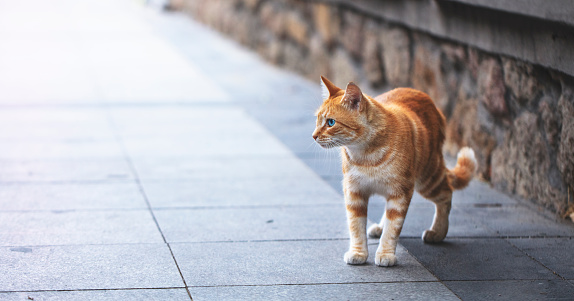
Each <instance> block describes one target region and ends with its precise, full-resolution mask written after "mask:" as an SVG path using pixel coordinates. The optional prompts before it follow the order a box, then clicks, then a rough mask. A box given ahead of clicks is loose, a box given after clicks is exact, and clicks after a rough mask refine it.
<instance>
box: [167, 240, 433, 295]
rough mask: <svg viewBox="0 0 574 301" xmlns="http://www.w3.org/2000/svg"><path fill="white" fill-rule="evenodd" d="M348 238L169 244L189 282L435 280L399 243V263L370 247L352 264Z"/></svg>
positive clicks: (203, 284) (190, 284)
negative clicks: (382, 260)
mask: <svg viewBox="0 0 574 301" xmlns="http://www.w3.org/2000/svg"><path fill="white" fill-rule="evenodd" d="M348 243H349V242H348V241H347V240H321V241H281V242H245V243H174V244H170V246H171V248H172V250H173V253H174V255H175V258H176V260H177V262H178V264H179V267H180V269H181V271H182V274H183V276H184V278H185V280H186V283H187V285H189V286H190V287H194V286H229V285H276V284H320V283H323V284H324V283H365V282H401V281H412V280H413V279H416V280H417V281H436V278H435V277H434V276H433V275H432V274H431V273H429V272H428V271H427V270H426V269H425V268H424V267H423V266H422V265H421V264H420V263H418V261H416V260H415V259H414V257H412V256H411V255H410V254H409V253H407V252H406V250H405V249H404V248H402V247H400V246H399V247H398V248H397V257H398V264H397V266H395V267H391V268H382V267H378V266H376V265H375V264H374V259H373V258H374V253H375V251H376V246H369V251H370V252H371V254H370V255H369V259H368V261H367V264H365V265H358V266H351V265H347V264H346V263H345V262H344V261H343V255H344V253H345V252H346V251H347V249H348Z"/></svg>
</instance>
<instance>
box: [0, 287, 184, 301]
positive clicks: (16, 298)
mask: <svg viewBox="0 0 574 301" xmlns="http://www.w3.org/2000/svg"><path fill="white" fill-rule="evenodd" d="M0 299H2V300H5V301H30V300H41V301H57V300H98V301H117V300H125V301H140V300H153V301H164V300H173V301H179V300H189V296H188V295H187V291H186V290H185V289H184V288H177V289H176V288H168V289H130V290H97V291H93V290H91V291H59V292H23V293H0Z"/></svg>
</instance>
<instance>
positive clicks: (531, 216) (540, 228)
mask: <svg viewBox="0 0 574 301" xmlns="http://www.w3.org/2000/svg"><path fill="white" fill-rule="evenodd" d="M462 210H463V211H465V213H466V214H467V215H468V216H472V219H473V220H474V221H475V222H478V223H480V224H482V225H483V226H484V227H486V228H488V229H490V230H491V231H493V233H496V234H497V235H499V236H500V237H507V236H510V237H512V236H574V227H572V226H571V225H568V224H566V223H563V222H558V221H556V220H551V219H549V218H547V217H545V216H543V215H541V214H537V213H536V212H535V211H533V210H532V209H530V208H527V207H525V206H501V207H488V206H485V207H474V208H463V209H462Z"/></svg>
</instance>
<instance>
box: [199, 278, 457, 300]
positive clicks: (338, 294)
mask: <svg viewBox="0 0 574 301" xmlns="http://www.w3.org/2000/svg"><path fill="white" fill-rule="evenodd" d="M190 292H191V296H192V297H193V300H195V301H201V300H270V299H273V300H302V299H305V300H325V299H328V300H365V301H367V300H373V301H374V300H441V301H442V300H459V298H457V297H456V296H455V295H454V294H453V293H452V292H451V291H450V290H448V289H447V288H446V287H444V285H442V284H441V283H438V282H407V283H405V282H402V283H400V282H399V283H354V284H318V285H272V286H223V287H192V288H190Z"/></svg>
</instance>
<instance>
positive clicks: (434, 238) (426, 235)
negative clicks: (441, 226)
mask: <svg viewBox="0 0 574 301" xmlns="http://www.w3.org/2000/svg"><path fill="white" fill-rule="evenodd" d="M444 237H445V235H439V234H438V233H437V232H435V231H433V230H426V231H425V232H423V241H424V242H426V243H437V242H441V241H443V239H444Z"/></svg>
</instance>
